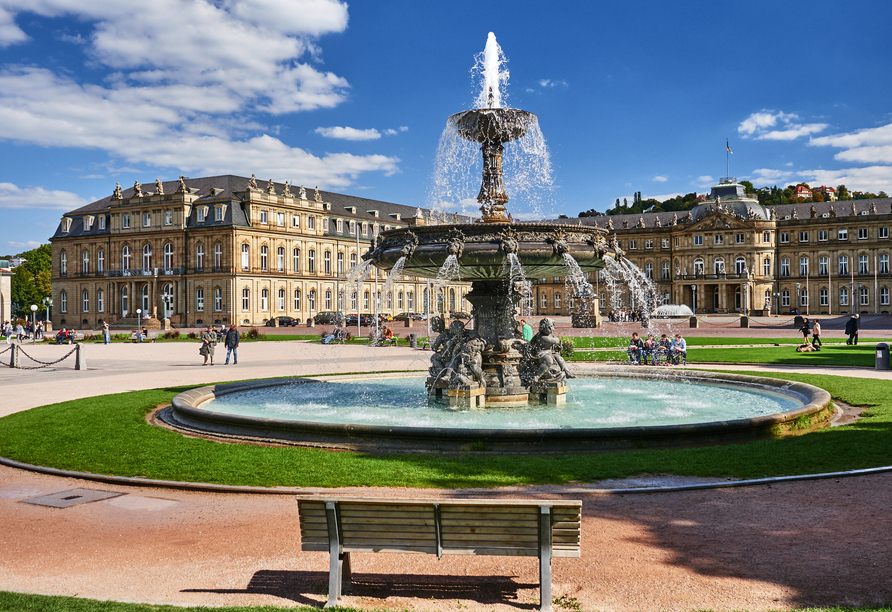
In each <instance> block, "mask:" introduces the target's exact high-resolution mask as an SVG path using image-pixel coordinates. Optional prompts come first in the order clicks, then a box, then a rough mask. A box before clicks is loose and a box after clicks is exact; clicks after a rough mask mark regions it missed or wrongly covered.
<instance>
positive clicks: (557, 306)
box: [554, 293, 561, 310]
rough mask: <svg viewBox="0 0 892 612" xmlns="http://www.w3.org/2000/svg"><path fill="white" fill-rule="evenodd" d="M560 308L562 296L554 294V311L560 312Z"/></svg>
mask: <svg viewBox="0 0 892 612" xmlns="http://www.w3.org/2000/svg"><path fill="white" fill-rule="evenodd" d="M560 308H561V294H560V293H555V294H554V309H555V310H560Z"/></svg>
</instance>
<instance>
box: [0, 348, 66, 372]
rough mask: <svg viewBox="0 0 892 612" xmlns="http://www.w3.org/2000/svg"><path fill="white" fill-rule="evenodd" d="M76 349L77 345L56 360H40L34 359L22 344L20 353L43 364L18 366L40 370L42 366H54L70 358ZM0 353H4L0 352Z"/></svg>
mask: <svg viewBox="0 0 892 612" xmlns="http://www.w3.org/2000/svg"><path fill="white" fill-rule="evenodd" d="M10 348H11V347H10ZM7 350H8V349H7ZM76 351H77V347H76V346H75V347H74V348H73V349H71V350H70V351H68V353H66V355H65V356H64V357H62V358H60V359H57V360H56V361H40V360H38V359H34V357H32V356H31V355H29V354H28V353H26V352H25V351H24V350H23V349H22V347H21V345H19V353H21V354H22V355H24V356H25V357H27V358H28V359H30V360H31V361H33V362H34V363H39V364H41V365H37V366H22V365H20V366H19V367H18V369H19V370H40V369H42V368H48V367H50V366H54V365H56V364H57V363H59V362H60V361H64V360H66V359H68V358H69V357H71V355H73V354H74V353H75V352H76ZM0 355H2V353H0Z"/></svg>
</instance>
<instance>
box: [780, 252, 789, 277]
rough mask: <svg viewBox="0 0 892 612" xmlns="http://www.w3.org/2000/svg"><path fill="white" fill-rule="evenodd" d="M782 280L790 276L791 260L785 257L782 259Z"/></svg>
mask: <svg viewBox="0 0 892 612" xmlns="http://www.w3.org/2000/svg"><path fill="white" fill-rule="evenodd" d="M780 275H781V277H782V278H787V277H788V276H790V260H789V259H787V258H786V257H784V258H783V259H781V273H780Z"/></svg>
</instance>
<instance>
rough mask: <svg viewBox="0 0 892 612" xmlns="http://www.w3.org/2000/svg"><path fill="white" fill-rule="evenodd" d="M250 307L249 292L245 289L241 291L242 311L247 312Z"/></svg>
mask: <svg viewBox="0 0 892 612" xmlns="http://www.w3.org/2000/svg"><path fill="white" fill-rule="evenodd" d="M250 305H251V291H250V290H249V289H248V288H247V287H245V288H244V289H242V310H243V311H245V312H248V310H249V307H250Z"/></svg>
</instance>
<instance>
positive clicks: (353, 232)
mask: <svg viewBox="0 0 892 612" xmlns="http://www.w3.org/2000/svg"><path fill="white" fill-rule="evenodd" d="M350 235H351V236H355V235H356V221H351V222H350Z"/></svg>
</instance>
